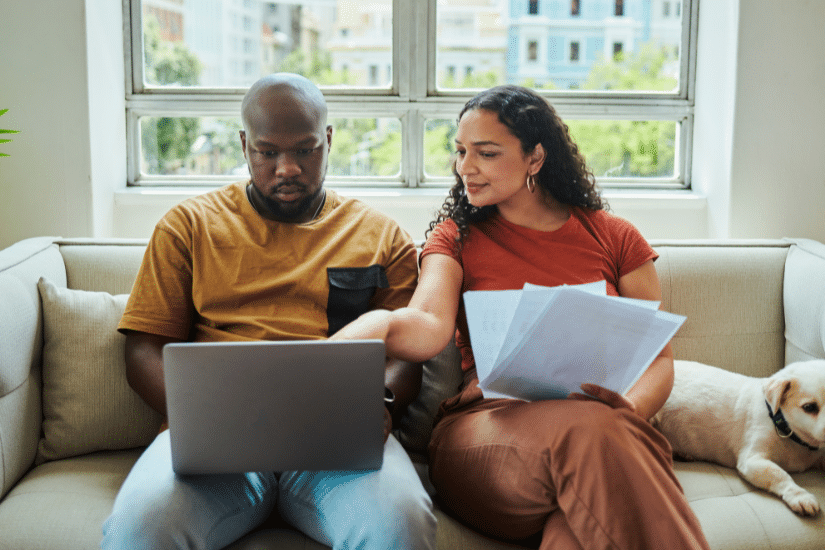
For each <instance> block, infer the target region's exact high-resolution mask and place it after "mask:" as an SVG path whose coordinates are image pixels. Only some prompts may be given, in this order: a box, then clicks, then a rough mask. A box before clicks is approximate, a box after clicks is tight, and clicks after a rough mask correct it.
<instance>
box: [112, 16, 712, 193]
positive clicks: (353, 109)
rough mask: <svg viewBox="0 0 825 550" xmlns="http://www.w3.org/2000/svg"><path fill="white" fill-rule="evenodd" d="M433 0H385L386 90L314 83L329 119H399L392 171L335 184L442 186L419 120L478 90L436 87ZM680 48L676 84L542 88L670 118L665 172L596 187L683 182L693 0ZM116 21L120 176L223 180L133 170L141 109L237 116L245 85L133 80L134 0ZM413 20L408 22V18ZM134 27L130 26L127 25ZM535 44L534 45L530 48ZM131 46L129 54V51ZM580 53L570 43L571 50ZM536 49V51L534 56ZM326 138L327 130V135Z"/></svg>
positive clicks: (567, 106) (570, 105) (450, 109)
mask: <svg viewBox="0 0 825 550" xmlns="http://www.w3.org/2000/svg"><path fill="white" fill-rule="evenodd" d="M436 1H437V0H393V50H392V63H393V67H394V69H395V70H393V73H392V82H391V84H390V86H389V87H388V88H386V89H375V88H350V89H347V90H337V89H324V90H323V91H324V94H325V96H326V98H327V102H328V105H329V114H330V117H331V118H340V117H348V116H353V117H358V116H361V117H392V118H398V119H399V120H400V121H401V127H402V130H401V131H402V152H401V161H400V173H399V174H398V175H397V176H394V177H379V176H372V177H363V176H357V177H341V176H332V175H329V176H328V177H327V183H328V184H330V185H331V186H340V187H362V188H363V187H406V188H428V187H429V188H433V187H437V188H443V187H446V186H449V185H452V183H453V178H452V177H434V176H429V175H427V174H425V171H424V159H423V155H424V123H425V120H426V119H428V118H447V119H455V117H456V116H457V114H458V112H459V111H460V109H461V107H462V106H463V105H464V103H465V102H466V101H467V100H468V99H469V98H470V97H472V96H473V95H474V94H475V93H476V92H477V91H478V90H438V89H437V83H436V77H437V75H436V47H435V40H436ZM683 1H684V2H685V4H686V5H685V8H688V9H682V13H684V14H685V15H686V17H685V19H684V20H683V25H682V45H683V46H682V47H683V55H682V56H681V58H680V68H679V71H680V72H679V81H680V83H682V86H681V90H680V91H679V92H678V93H666V92H645V93H637V92H613V91H582V90H554V91H552V92H547V93H546V94H545V95H546V96H547V97H548V99H549V100H550V102H551V103H552V104H553V105H554V107H555V108H556V110H557V111H558V112H559V114H560V115H561V116H562V118H564V119H571V120H577V119H594V120H608V119H610V120H612V119H616V120H623V119H629V120H670V121H676V122H677V129H678V130H677V134H678V135H677V136H676V141H677V145H676V160H675V166H674V175H673V177H666V178H620V177H609V178H608V177H605V178H599V179H598V183H599V184H600V185H601V187H602V188H604V189H619V188H621V189H628V188H631V189H632V188H637V189H638V188H642V189H688V188H690V164H691V163H690V158H691V149H692V147H691V141H692V133H693V118H694V103H693V98H694V88H695V82H694V81H695V65H696V42H697V40H696V37H697V30H696V27H697V21H698V2H699V0H683ZM122 2H123V9H124V21H126V25H125V27H126V28H125V31H126V32H125V33H124V34H125V44H124V51H125V62H126V133H127V148H128V154H127V182H128V185H130V186H132V185H140V186H186V187H191V186H209V185H220V184H223V183H228V182H230V181H233V180H235V179H237V177H236V176H235V177H233V176H201V175H199V176H160V175H146V174H141V173H140V170H139V164H140V131H139V124H138V121H139V119H140V117H142V116H193V117H194V116H222V117H223V116H228V117H238V116H239V112H240V105H241V100H242V98H243V95H244V93H245V91H246V90H245V89H243V88H232V89H229V88H221V89H208V88H201V89H196V90H192V89H169V88H166V89H163V88H151V87H144V86H143V64H142V63H133V56H135V58H136V59H138V60H140V59H142V51H143V48H142V40H143V36H142V35H143V33H142V32H140V31H141V15H140V0H122ZM411 21H412V22H417V23H416V24H410V22H411ZM135 29H136V30H137V31H138V32H133V30H135ZM540 50H541V48H540ZM133 52H134V53H133ZM581 54H582V52H581V51H580V55H581ZM541 57H543V56H542V55H541V52H540V58H541ZM334 139H335V138H334V137H333V140H334Z"/></svg>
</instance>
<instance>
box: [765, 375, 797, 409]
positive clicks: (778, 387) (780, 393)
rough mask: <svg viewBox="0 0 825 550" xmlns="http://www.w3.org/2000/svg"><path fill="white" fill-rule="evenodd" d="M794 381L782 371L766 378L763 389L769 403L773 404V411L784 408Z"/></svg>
mask: <svg viewBox="0 0 825 550" xmlns="http://www.w3.org/2000/svg"><path fill="white" fill-rule="evenodd" d="M792 382H793V380H792V379H791V378H788V377H787V376H784V375H782V374H781V373H777V374H774V375H773V376H771V377H770V378H768V379H767V380H765V383H764V384H763V386H762V389H763V391H764V393H765V400H766V401H767V402H768V405H770V406H771V409H772V410H773V412H776V411H778V410H779V409H781V408H782V405H783V404H784V403H785V396H786V395H787V394H788V391H789V390H790V389H791V384H792Z"/></svg>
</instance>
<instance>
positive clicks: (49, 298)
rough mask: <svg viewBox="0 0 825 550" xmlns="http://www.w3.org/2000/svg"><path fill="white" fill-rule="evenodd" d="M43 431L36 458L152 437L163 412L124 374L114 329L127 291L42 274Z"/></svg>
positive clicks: (119, 342) (131, 443) (123, 445)
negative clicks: (80, 286)
mask: <svg viewBox="0 0 825 550" xmlns="http://www.w3.org/2000/svg"><path fill="white" fill-rule="evenodd" d="M37 286H38V289H39V290H40V299H41V302H42V305H43V372H42V378H43V432H42V435H41V440H40V443H39V445H38V448H37V457H36V463H38V464H40V463H42V462H45V461H48V460H56V459H60V458H67V457H70V456H77V455H81V454H86V453H90V452H94V451H102V450H114V449H128V448H132V447H140V446H144V445H148V444H149V443H150V442H151V441H152V440H153V439H154V437H155V436H156V435H157V433H158V429H159V426H160V424H161V421H162V418H161V415H160V414H158V413H157V412H155V411H154V410H153V409H151V408H150V407H149V406H148V405H146V403H144V401H143V400H142V399H141V398H140V397H138V395H137V394H136V393H135V392H134V391H133V390H132V388H131V387H130V386H129V384H128V382H127V381H126V365H125V361H124V357H123V352H124V350H123V346H124V342H125V339H126V337H125V336H123V335H122V334H120V333H119V332H117V328H116V327H117V323H118V321H119V320H120V317H121V316H122V315H123V310H124V308H125V307H126V300H127V298H128V295H126V294H121V295H117V296H113V295H111V294H108V293H106V292H89V291H83V290H72V289H68V288H60V287H57V286H55V285H54V284H52V283H51V282H50V281H48V280H46V279H44V278H41V279H40V281H39V282H38V284H37Z"/></svg>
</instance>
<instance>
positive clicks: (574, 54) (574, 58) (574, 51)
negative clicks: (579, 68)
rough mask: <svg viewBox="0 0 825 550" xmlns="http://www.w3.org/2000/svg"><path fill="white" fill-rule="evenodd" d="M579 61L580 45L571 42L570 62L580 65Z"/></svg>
mask: <svg viewBox="0 0 825 550" xmlns="http://www.w3.org/2000/svg"><path fill="white" fill-rule="evenodd" d="M578 61H579V43H578V42H571V43H570V62H571V63H578Z"/></svg>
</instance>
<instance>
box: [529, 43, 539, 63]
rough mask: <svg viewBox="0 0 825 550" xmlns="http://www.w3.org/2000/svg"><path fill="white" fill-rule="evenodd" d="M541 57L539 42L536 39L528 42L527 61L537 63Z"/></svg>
mask: <svg viewBox="0 0 825 550" xmlns="http://www.w3.org/2000/svg"><path fill="white" fill-rule="evenodd" d="M538 59H539V43H538V42H536V41H535V40H530V41H528V42H527V61H528V62H530V63H535V62H536V61H538Z"/></svg>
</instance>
